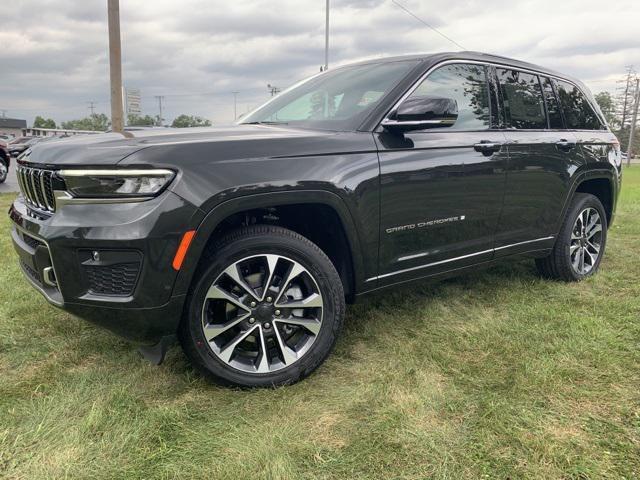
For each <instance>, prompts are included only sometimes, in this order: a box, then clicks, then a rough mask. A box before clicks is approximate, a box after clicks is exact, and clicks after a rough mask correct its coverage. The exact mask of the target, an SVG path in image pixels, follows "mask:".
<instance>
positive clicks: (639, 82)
mask: <svg viewBox="0 0 640 480" xmlns="http://www.w3.org/2000/svg"><path fill="white" fill-rule="evenodd" d="M638 104H640V78H637V79H636V94H635V102H634V105H633V118H632V119H631V126H630V127H629V146H628V147H627V167H628V166H630V165H631V157H632V155H633V135H634V134H635V131H636V123H637V122H638Z"/></svg>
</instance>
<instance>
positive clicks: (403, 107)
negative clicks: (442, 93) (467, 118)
mask: <svg viewBox="0 0 640 480" xmlns="http://www.w3.org/2000/svg"><path fill="white" fill-rule="evenodd" d="M457 119H458V102H456V101H455V99H453V98H443V97H431V96H428V95H424V96H419V97H410V98H407V99H406V100H405V101H404V102H402V103H401V104H400V106H399V107H398V109H397V110H396V111H395V112H393V113H392V114H391V115H389V117H388V118H386V119H385V120H383V122H382V126H383V127H384V128H385V129H387V130H390V131H398V132H408V131H411V130H424V129H426V128H440V127H450V126H451V125H453V124H454V123H456V120H457Z"/></svg>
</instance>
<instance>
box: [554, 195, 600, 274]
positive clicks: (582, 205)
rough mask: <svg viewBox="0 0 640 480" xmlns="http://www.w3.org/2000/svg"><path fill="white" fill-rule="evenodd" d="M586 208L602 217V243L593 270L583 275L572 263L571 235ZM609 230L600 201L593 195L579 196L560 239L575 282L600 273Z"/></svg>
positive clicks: (563, 253)
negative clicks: (599, 269) (591, 209)
mask: <svg viewBox="0 0 640 480" xmlns="http://www.w3.org/2000/svg"><path fill="white" fill-rule="evenodd" d="M586 208H593V209H595V210H596V211H597V212H598V215H600V219H601V221H602V243H601V246H600V253H599V255H598V258H597V260H596V263H595V265H594V266H593V268H592V269H591V270H590V271H589V272H588V273H585V274H581V273H578V272H576V271H575V270H574V268H573V265H572V263H571V255H570V248H571V234H572V232H573V226H574V225H575V222H576V220H577V219H578V215H579V214H580V213H581V212H582V211H583V210H584V209H586ZM607 229H608V224H607V215H606V212H605V210H604V207H603V206H602V203H601V202H600V200H598V198H597V197H595V196H593V195H591V194H580V195H579V196H577V197H576V201H575V202H574V204H573V206H572V208H571V210H570V212H569V215H568V216H567V223H566V224H565V227H564V228H563V230H562V238H561V239H560V240H561V241H562V256H563V258H564V260H565V262H566V265H567V268H568V270H569V271H570V272H571V275H572V276H573V278H574V279H575V280H577V281H580V280H584V279H585V278H588V277H590V276H591V275H593V274H595V273H596V272H597V271H598V268H599V267H600V262H602V258H603V257H604V252H605V248H606V245H607Z"/></svg>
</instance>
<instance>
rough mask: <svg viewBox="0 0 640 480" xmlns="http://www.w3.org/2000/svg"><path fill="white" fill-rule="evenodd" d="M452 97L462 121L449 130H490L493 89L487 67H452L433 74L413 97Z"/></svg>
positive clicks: (457, 121) (453, 65) (459, 120)
mask: <svg viewBox="0 0 640 480" xmlns="http://www.w3.org/2000/svg"><path fill="white" fill-rule="evenodd" d="M414 96H430V97H441V98H451V99H453V100H455V101H456V103H457V105H458V118H457V120H456V122H455V123H454V124H453V125H451V126H450V127H445V128H447V129H448V130H484V129H487V128H489V118H490V116H489V114H490V112H489V89H488V85H487V75H486V73H485V67H483V66H482V65H468V64H462V63H460V64H452V65H445V66H444V67H440V68H438V69H437V70H435V71H433V72H432V73H431V74H430V75H429V76H428V77H427V78H426V79H425V80H424V82H422V83H421V84H420V86H419V87H418V88H417V89H416V90H415V91H414V92H413V93H412V94H411V97H414Z"/></svg>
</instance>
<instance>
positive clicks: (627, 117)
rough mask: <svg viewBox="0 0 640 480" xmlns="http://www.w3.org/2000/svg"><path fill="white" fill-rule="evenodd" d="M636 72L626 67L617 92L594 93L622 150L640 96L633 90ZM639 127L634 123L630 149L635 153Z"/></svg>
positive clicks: (638, 150) (639, 150)
mask: <svg viewBox="0 0 640 480" xmlns="http://www.w3.org/2000/svg"><path fill="white" fill-rule="evenodd" d="M637 78H638V74H637V73H636V72H635V70H634V68H633V67H632V66H631V67H627V71H626V74H625V76H624V78H623V79H621V80H620V81H619V82H618V83H619V84H620V85H621V87H620V88H619V89H618V91H617V93H611V92H600V93H598V94H596V95H595V99H596V102H598V105H599V106H600V110H602V113H603V115H604V117H605V119H606V120H607V123H608V124H609V127H610V128H611V130H612V131H613V133H615V135H616V136H617V137H618V140H620V146H621V147H622V150H623V151H625V152H626V151H627V148H628V146H629V134H630V132H631V123H632V121H633V110H634V106H635V102H636V99H637V98H640V97H639V96H638V94H637V92H636V91H635V87H636V79H637ZM639 128H640V127H639V126H638V125H637V124H636V133H635V135H634V137H633V146H632V150H633V152H635V154H636V155H638V154H639V153H640V132H639V130H638V129H639Z"/></svg>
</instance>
